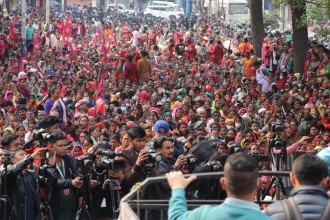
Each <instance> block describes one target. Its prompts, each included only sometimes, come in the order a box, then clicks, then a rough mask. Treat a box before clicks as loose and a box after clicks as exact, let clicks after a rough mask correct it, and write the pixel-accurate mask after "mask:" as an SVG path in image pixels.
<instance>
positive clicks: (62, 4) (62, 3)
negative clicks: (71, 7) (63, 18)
mask: <svg viewBox="0 0 330 220" xmlns="http://www.w3.org/2000/svg"><path fill="white" fill-rule="evenodd" d="M61 6H62V12H64V0H62V1H61Z"/></svg>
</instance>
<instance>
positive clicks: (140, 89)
mask: <svg viewBox="0 0 330 220" xmlns="http://www.w3.org/2000/svg"><path fill="white" fill-rule="evenodd" d="M41 12H42V10H41V11H39V10H37V9H33V10H32V11H31V12H30V13H28V14H27V25H26V45H27V46H26V52H25V53H26V56H23V54H22V53H21V48H20V44H21V33H20V32H21V19H22V18H21V16H20V14H18V13H17V12H10V13H8V14H6V13H4V15H3V16H2V17H1V18H0V24H1V25H0V33H1V34H0V60H1V64H0V74H1V79H0V91H1V92H0V106H1V108H0V117H1V120H0V130H1V146H2V151H3V152H2V154H3V155H5V153H6V152H10V153H11V154H10V161H9V167H8V170H9V171H11V172H12V173H10V172H9V173H10V174H11V175H12V174H13V175H23V176H24V177H23V178H22V179H25V181H27V182H28V183H31V185H29V184H24V183H23V182H21V180H20V179H16V180H13V179H10V178H9V179H10V181H16V182H17V184H16V185H17V187H19V188H15V187H9V192H10V193H12V194H9V195H14V194H15V193H17V194H18V196H17V197H15V198H13V200H12V201H11V202H12V203H10V204H13V206H11V208H12V207H14V208H13V209H10V211H9V213H10V214H11V216H12V218H13V219H23V217H24V216H25V217H26V218H27V219H34V217H35V216H36V214H38V213H40V212H39V208H38V205H39V202H40V200H38V199H33V198H34V197H33V194H34V193H39V192H38V189H37V188H38V187H37V188H36V186H34V185H33V184H36V183H35V182H34V180H33V179H34V178H31V177H33V176H34V175H37V174H36V173H34V172H32V171H31V170H30V169H29V170H28V171H26V172H28V173H31V176H27V175H26V173H24V172H23V173H19V172H21V171H22V170H26V169H27V166H28V165H29V164H30V163H31V162H33V161H34V162H33V164H34V168H35V170H38V167H40V163H41V164H43V163H44V162H45V158H44V156H43V155H44V152H45V149H53V151H50V157H49V158H48V157H47V158H48V159H47V163H49V164H48V165H49V166H50V168H49V169H50V170H52V169H53V170H52V171H53V172H51V173H52V176H53V177H54V179H55V181H54V182H55V183H52V184H53V185H55V186H53V187H52V192H51V195H50V199H49V201H50V206H51V209H52V211H53V213H52V214H53V215H54V217H55V219H72V217H73V216H74V215H75V214H76V212H77V210H78V209H79V208H81V207H83V204H85V202H86V201H87V202H90V201H91V198H90V197H92V200H93V208H92V209H95V210H97V211H94V215H95V216H96V217H99V218H101V217H109V218H110V217H112V218H115V217H116V216H117V213H116V211H117V208H118V199H120V197H121V196H123V195H125V194H126V193H127V192H129V190H130V189H131V188H132V186H133V185H134V184H135V183H136V182H140V181H142V180H144V179H145V178H146V177H147V176H148V175H149V176H155V175H165V173H167V172H169V171H171V170H181V171H182V172H184V173H189V172H205V171H219V170H222V167H223V166H224V163H225V161H226V159H227V155H228V154H233V153H235V152H245V153H248V154H251V155H252V156H253V157H254V158H255V159H256V160H257V161H258V166H259V169H260V170H271V169H272V168H273V169H275V168H274V166H275V162H274V161H275V160H274V158H275V157H276V155H278V154H284V151H285V154H284V156H283V155H281V164H280V166H279V167H280V169H283V170H291V164H292V161H293V160H294V159H295V158H296V157H297V156H298V155H300V154H303V153H313V154H314V153H316V152H318V151H320V150H322V149H324V148H326V147H327V146H328V144H329V143H330V130H329V129H330V111H329V110H328V106H329V103H330V81H329V79H330V78H329V76H330V61H329V56H330V52H329V48H327V47H326V46H324V45H322V44H319V43H318V42H317V41H310V42H309V49H308V53H307V54H306V61H305V66H304V72H302V73H295V72H294V66H293V64H294V62H293V59H294V56H293V50H292V40H293V39H292V36H291V33H290V32H289V31H287V32H284V33H281V32H279V31H272V32H269V33H266V34H265V39H264V43H263V45H262V52H261V54H257V53H255V51H254V49H253V48H254V47H253V44H252V37H251V33H250V30H249V29H248V28H246V29H244V28H237V27H235V26H228V25H225V24H224V23H223V21H222V20H220V19H217V18H214V17H202V16H200V17H196V16H192V17H182V18H181V19H178V20H177V21H170V20H166V19H161V18H149V17H144V16H142V15H128V14H118V13H116V12H115V11H110V9H109V10H108V11H107V12H103V11H100V10H97V9H95V8H89V7H85V6H84V7H83V8H82V10H81V11H80V12H79V13H78V12H73V11H66V12H65V13H63V14H58V13H57V12H54V11H52V12H51V17H50V23H49V24H46V23H45V14H44V13H43V12H42V13H41ZM201 143H202V144H201ZM204 149H208V150H209V149H211V152H212V153H209V151H207V153H206V150H204ZM99 150H109V151H113V152H116V153H117V154H118V155H116V156H117V157H116V162H113V161H112V162H111V161H110V164H111V166H112V165H114V166H117V165H118V167H121V169H106V168H109V167H107V166H105V168H104V167H103V168H101V171H98V170H96V171H94V170H93V171H88V172H89V174H88V181H89V186H90V188H91V196H90V197H88V196H87V197H88V198H87V197H86V196H82V193H81V192H80V191H81V190H77V189H84V186H83V185H84V184H83V183H86V182H84V180H85V179H86V177H85V176H86V175H82V174H81V173H83V174H84V172H85V171H86V170H84V169H85V168H86V167H87V168H88V161H87V160H88V158H92V159H91V160H93V161H94V162H95V164H96V165H95V166H98V164H99V163H100V162H106V161H104V157H110V156H109V153H104V152H103V154H105V155H106V156H101V153H102V152H101V151H99ZM123 150H128V153H127V152H126V154H124V153H121V152H122V151H123ZM212 150H213V151H212ZM54 152H55V156H54V158H53V159H54V160H53V159H52V156H53V155H54ZM97 152H99V153H97ZM154 153H160V155H161V160H160V161H156V163H157V165H155V163H153V162H152V160H153V159H154V160H158V159H157V155H155V157H153V156H150V155H153V154H154ZM26 155H29V156H27V157H26ZM86 157H88V158H86ZM24 158H25V159H24ZM113 158H114V157H113ZM113 158H112V159H113ZM23 159H24V160H23ZM74 159H78V161H79V160H80V161H83V162H82V164H83V165H81V166H80V167H79V166H78V168H79V169H80V171H79V169H77V166H76V164H75V160H74ZM107 159H108V160H111V159H110V158H107ZM48 160H49V161H48ZM117 160H121V161H123V162H122V163H120V162H118V163H117ZM86 161H87V162H86ZM108 162H109V161H108ZM146 163H148V164H151V165H150V166H149V167H146V166H144V165H145V164H146ZM86 164H87V165H86ZM85 166H86V167H85ZM109 166H110V165H109ZM101 167H102V166H101ZM29 168H32V167H29ZM87 168H86V169H87ZM86 172H87V171H86ZM8 175H9V174H8ZM10 177H11V178H14V179H15V176H14V177H13V176H10ZM83 177H84V178H83ZM261 181H262V182H263V183H264V184H269V183H270V178H266V177H262V178H261ZM203 184H205V182H199V183H196V184H195V186H194V187H193V189H194V190H195V191H194V192H193V193H192V194H194V193H195V194H194V196H195V197H196V198H214V199H218V198H224V197H225V195H224V192H223V190H221V189H219V190H217V192H216V193H214V192H210V191H209V190H208V189H200V188H201V186H202V185H203ZM108 186H109V188H107V187H108ZM20 187H21V188H20ZM285 187H286V188H287V189H289V188H290V187H292V186H291V185H290V184H289V183H285ZM157 188H158V190H155V191H159V192H157V193H156V192H155V193H153V194H152V195H151V196H150V197H151V198H160V197H161V198H169V197H170V189H169V187H168V186H165V185H161V186H158V187H157ZM202 188H203V187H202ZM210 188H211V187H210ZM22 189H25V190H26V194H27V195H29V196H31V195H32V197H29V202H28V203H26V201H24V193H25V192H24V193H23V192H22ZM198 189H199V190H198ZM25 190H24V191H25ZM82 191H83V190H82ZM104 192H106V193H104ZM2 193H3V192H2ZM263 193H264V194H267V195H270V196H272V192H265V190H264V192H263ZM158 194H159V195H158ZM159 196H160V197H159ZM79 198H80V199H79ZM81 198H84V199H83V200H84V201H85V202H82V199H81ZM78 200H79V201H80V202H78ZM68 204H76V205H74V206H70V205H68ZM22 205H23V206H24V207H26V210H20V209H19V207H20V206H22ZM109 207H112V208H109ZM88 209H89V212H92V210H91V208H88ZM28 210H32V211H28ZM34 210H36V211H34ZM80 210H83V209H80ZM157 214H159V213H151V215H157Z"/></svg>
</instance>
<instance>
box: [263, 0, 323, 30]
mask: <svg viewBox="0 0 330 220" xmlns="http://www.w3.org/2000/svg"><path fill="white" fill-rule="evenodd" d="M273 3H276V4H290V5H291V7H293V8H296V9H299V8H300V7H302V5H303V3H306V11H307V13H306V14H305V15H303V16H302V19H301V20H300V21H299V24H298V26H300V27H301V26H308V27H312V29H313V31H314V32H315V33H317V34H318V35H320V36H325V35H328V34H329V33H330V25H329V24H330V22H329V20H330V0H273ZM265 22H266V21H265ZM265 26H268V25H267V24H266V23H265Z"/></svg>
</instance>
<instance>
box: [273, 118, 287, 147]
mask: <svg viewBox="0 0 330 220" xmlns="http://www.w3.org/2000/svg"><path fill="white" fill-rule="evenodd" d="M270 131H271V132H273V133H274V134H275V135H274V136H273V137H272V138H271V139H270V142H269V146H270V148H275V149H277V150H284V149H285V148H286V145H287V143H286V141H285V140H283V139H281V138H280V137H279V135H278V134H279V133H280V132H283V131H284V127H283V125H282V124H276V123H272V124H271V128H270Z"/></svg>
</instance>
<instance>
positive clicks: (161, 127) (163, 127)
mask: <svg viewBox="0 0 330 220" xmlns="http://www.w3.org/2000/svg"><path fill="white" fill-rule="evenodd" d="M154 130H155V132H157V133H159V134H167V133H168V132H169V131H170V126H169V125H168V123H167V122H166V121H164V120H158V121H156V123H155V126H154Z"/></svg>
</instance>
